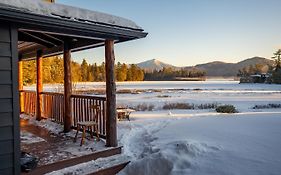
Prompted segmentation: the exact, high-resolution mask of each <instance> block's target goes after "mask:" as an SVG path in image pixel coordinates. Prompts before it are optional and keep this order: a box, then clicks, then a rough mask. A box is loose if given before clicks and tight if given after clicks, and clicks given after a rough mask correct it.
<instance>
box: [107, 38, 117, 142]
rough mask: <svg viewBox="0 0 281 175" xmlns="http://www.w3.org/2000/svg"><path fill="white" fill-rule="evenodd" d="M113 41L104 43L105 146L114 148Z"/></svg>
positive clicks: (114, 89)
mask: <svg viewBox="0 0 281 175" xmlns="http://www.w3.org/2000/svg"><path fill="white" fill-rule="evenodd" d="M114 62H115V56H114V41H113V40H106V41H105V67H106V68H105V69H106V146H108V147H115V146H117V145H118V143H117V129H116V122H117V121H116V83H115V73H114Z"/></svg>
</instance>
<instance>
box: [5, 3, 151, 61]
mask: <svg viewBox="0 0 281 175" xmlns="http://www.w3.org/2000/svg"><path fill="white" fill-rule="evenodd" d="M0 21H5V22H8V23H13V24H15V25H16V26H18V28H19V43H18V45H19V55H20V56H21V58H22V59H32V58H34V57H35V55H36V50H38V49H40V50H43V53H44V56H53V55H58V54H61V51H62V50H63V47H62V46H63V42H65V41H70V42H72V43H73V44H72V51H74V52H75V51H80V50H85V49H90V48H94V47H99V46H103V45H104V41H105V40H106V39H113V40H114V41H115V42H116V43H118V42H124V41H128V40H134V39H138V38H143V37H146V35H147V33H146V32H144V30H143V29H142V28H141V27H139V26H138V25H136V24H135V23H134V22H133V21H130V20H128V19H125V18H120V17H117V16H112V15H108V14H105V13H100V12H95V11H90V10H86V9H81V8H76V7H71V6H66V5H61V4H57V3H48V2H45V1H42V0H13V1H11V0H1V2H0Z"/></svg>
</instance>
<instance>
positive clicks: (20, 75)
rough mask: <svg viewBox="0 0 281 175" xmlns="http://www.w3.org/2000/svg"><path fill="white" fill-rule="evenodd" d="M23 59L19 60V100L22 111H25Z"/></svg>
mask: <svg viewBox="0 0 281 175" xmlns="http://www.w3.org/2000/svg"><path fill="white" fill-rule="evenodd" d="M22 64H23V61H22V60H19V62H18V67H19V69H18V74H19V95H20V96H19V100H20V113H24V96H23V92H22V90H23V73H22V66H23V65H22Z"/></svg>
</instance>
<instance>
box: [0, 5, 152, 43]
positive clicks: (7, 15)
mask: <svg viewBox="0 0 281 175" xmlns="http://www.w3.org/2000/svg"><path fill="white" fill-rule="evenodd" d="M0 19H1V20H5V21H9V22H13V23H16V24H17V25H18V27H19V28H21V29H26V30H41V31H45V32H54V33H63V34H66V35H77V36H78V37H85V38H87V37H88V38H91V37H95V38H96V37H100V38H103V39H115V40H124V41H125V40H126V41H128V40H134V39H139V38H144V37H146V36H147V34H148V33H146V32H143V30H139V29H136V30H134V29H128V28H122V27H117V26H112V25H105V24H104V25H101V24H94V23H85V22H80V21H74V20H68V19H63V18H56V17H50V16H44V15H37V14H31V13H23V12H21V11H17V10H11V9H3V8H1V7H0Z"/></svg>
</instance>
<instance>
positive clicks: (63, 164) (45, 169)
mask: <svg viewBox="0 0 281 175" xmlns="http://www.w3.org/2000/svg"><path fill="white" fill-rule="evenodd" d="M121 152H122V147H115V148H109V149H106V150H103V151H98V152H95V153H92V154H88V155H85V156H80V157H75V158H71V159H67V160H63V161H59V162H55V163H51V164H48V165H43V166H40V167H38V168H36V169H35V170H33V171H31V172H29V173H22V174H24V175H38V174H46V173H49V172H52V171H57V170H60V169H64V168H67V167H71V166H74V165H77V164H81V163H84V162H89V161H92V160H96V159H98V158H105V157H110V156H113V155H117V154H121Z"/></svg>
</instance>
